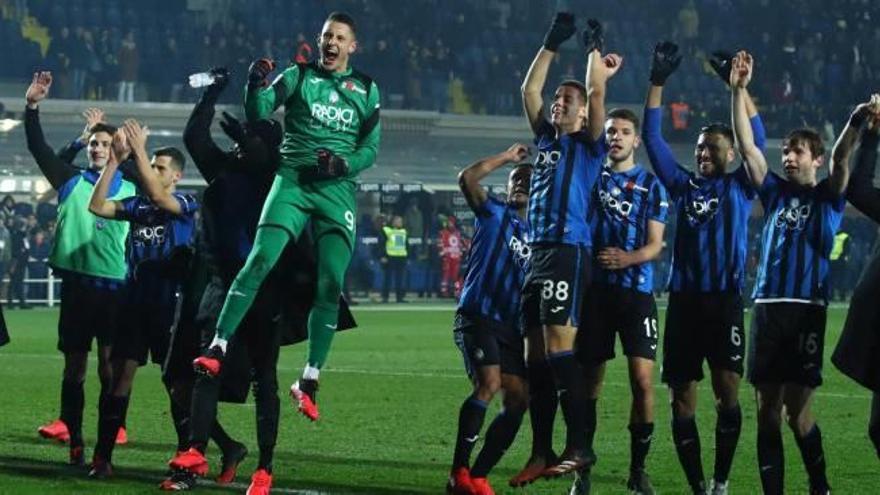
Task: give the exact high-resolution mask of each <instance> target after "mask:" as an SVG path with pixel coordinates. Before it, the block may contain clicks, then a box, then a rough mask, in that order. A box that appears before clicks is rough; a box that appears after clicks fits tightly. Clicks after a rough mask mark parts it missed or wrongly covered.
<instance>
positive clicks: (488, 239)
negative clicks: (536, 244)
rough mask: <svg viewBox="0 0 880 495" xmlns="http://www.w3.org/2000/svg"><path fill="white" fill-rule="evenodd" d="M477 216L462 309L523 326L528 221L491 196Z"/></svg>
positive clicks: (501, 321) (473, 313)
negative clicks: (521, 317)
mask: <svg viewBox="0 0 880 495" xmlns="http://www.w3.org/2000/svg"><path fill="white" fill-rule="evenodd" d="M476 213H477V214H476V216H475V218H474V238H473V240H472V243H471V248H470V251H469V252H468V258H467V260H468V261H467V275H466V276H465V279H464V288H463V289H462V291H461V299H460V300H459V303H458V308H459V310H460V311H463V312H465V313H468V314H471V315H475V316H481V317H483V318H486V319H489V320H493V321H497V322H499V323H501V324H503V325H505V326H507V327H508V328H516V329H520V300H521V291H522V286H523V281H524V280H525V274H526V271H527V269H528V263H529V254H530V252H531V251H530V249H529V240H530V239H529V225H528V224H527V223H526V222H525V221H524V220H522V219H520V217H519V216H518V215H517V212H516V209H515V208H513V207H510V206H508V205H506V204H504V203H502V202H501V201H499V200H497V199H495V198H489V199H487V200H486V202H485V203H484V205H483V207H482V208H481V209H480V211H477V212H476Z"/></svg>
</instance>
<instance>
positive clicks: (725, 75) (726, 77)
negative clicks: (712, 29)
mask: <svg viewBox="0 0 880 495" xmlns="http://www.w3.org/2000/svg"><path fill="white" fill-rule="evenodd" d="M733 55H734V54H733V53H731V52H728V51H726V50H715V51H714V52H712V56H711V57H709V65H710V66H712V70H714V71H715V73H716V74H718V77H720V78H721V80H722V81H724V84H730V68H731V65H732V64H733Z"/></svg>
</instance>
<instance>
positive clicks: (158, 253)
mask: <svg viewBox="0 0 880 495" xmlns="http://www.w3.org/2000/svg"><path fill="white" fill-rule="evenodd" d="M174 197H175V198H176V199H177V201H178V203H180V207H181V210H182V213H181V215H179V216H177V215H173V214H171V213H169V212H168V211H166V210H163V209H161V208H159V207H158V206H156V205H155V204H153V202H151V201H150V199H149V198H147V197H146V196H131V197H128V198H125V199H123V200H122V206H123V210H122V212H121V213H120V214H118V215H117V218H118V219H120V220H127V221H129V222H131V231H130V233H129V236H128V246H127V249H126V257H127V258H128V259H127V262H128V273H129V291H131V294H132V297H136V295H137V297H143V298H145V299H141V300H144V301H154V302H156V303H157V304H162V303H169V302H171V303H173V301H174V295H175V293H176V291H177V282H176V281H173V280H170V279H169V278H167V276H163V275H162V274H160V273H158V272H157V271H156V269H155V266H156V265H153V266H152V267H150V268H148V267H147V265H141V264H142V263H143V262H145V261H151V260H152V261H156V260H162V259H165V258H167V257H168V256H169V255H170V254H171V251H172V250H173V249H174V248H176V247H179V246H186V245H189V244H192V242H193V234H194V231H195V219H194V216H195V212H196V210H198V208H199V204H198V201H196V198H195V197H194V196H192V195H191V194H182V193H175V194H174Z"/></svg>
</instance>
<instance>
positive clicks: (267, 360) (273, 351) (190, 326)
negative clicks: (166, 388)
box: [163, 275, 281, 403]
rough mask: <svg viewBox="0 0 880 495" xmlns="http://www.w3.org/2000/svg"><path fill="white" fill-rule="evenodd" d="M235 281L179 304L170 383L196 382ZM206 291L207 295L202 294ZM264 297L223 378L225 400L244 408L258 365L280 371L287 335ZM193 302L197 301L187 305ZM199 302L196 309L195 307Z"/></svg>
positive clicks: (229, 353)
mask: <svg viewBox="0 0 880 495" xmlns="http://www.w3.org/2000/svg"><path fill="white" fill-rule="evenodd" d="M230 285H231V281H226V280H224V279H223V278H221V277H220V276H216V275H215V276H211V277H209V278H208V280H207V283H206V285H204V286H202V287H195V288H193V290H192V291H189V290H188V291H186V292H185V293H184V296H183V298H182V300H181V302H180V304H178V311H177V313H178V315H177V319H176V321H175V323H174V326H173V328H172V334H171V341H170V343H169V350H168V356H167V358H166V360H165V366H164V367H163V379H164V380H166V381H170V382H173V381H178V380H191V379H194V378H195V374H194V371H193V365H192V362H193V360H194V359H195V358H196V357H198V356H199V355H200V354H201V353H202V351H203V350H204V349H206V348H207V347H208V345H209V344H210V343H211V341H212V340H213V338H214V334H215V333H216V331H217V319H218V318H219V315H220V310H221V309H222V308H223V303H224V302H225V301H226V293H227V292H228V290H229V286H230ZM199 289H201V292H199ZM264 294H265V291H262V290H261V291H260V292H259V293H258V295H257V297H256V299H255V300H254V304H253V305H252V306H251V309H250V310H248V312H247V314H246V315H245V317H244V319H243V320H242V322H241V324H240V325H239V327H238V330H237V331H236V333H235V337H234V338H233V339H232V340H231V341H230V342H229V346H228V347H227V349H226V356H225V358H224V360H223V368H222V369H223V371H222V373H221V378H222V388H221V392H220V394H221V395H220V400H221V401H225V402H239V403H240V402H244V400H245V399H246V398H247V392H248V389H249V386H250V381H251V374H250V369H251V367H252V364H253V363H252V359H258V360H259V361H260V363H259V364H260V366H272V367H274V366H275V364H276V363H277V360H278V351H279V348H280V342H281V331H280V327H279V325H277V324H276V322H275V319H276V318H275V316H276V315H275V314H274V312H273V311H270V310H269V306H272V308H273V309H274V308H277V307H278V306H277V304H274V305H272V304H270V302H271V301H270V299H271V298H269V297H265V296H264ZM187 298H195V299H193V300H189V301H188V300H187ZM195 301H198V304H197V305H196V306H193V304H194V303H195Z"/></svg>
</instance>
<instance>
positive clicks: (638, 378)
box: [630, 373, 654, 399]
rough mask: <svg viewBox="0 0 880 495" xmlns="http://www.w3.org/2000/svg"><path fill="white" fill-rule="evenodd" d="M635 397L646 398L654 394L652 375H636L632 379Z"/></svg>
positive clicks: (631, 385) (631, 386) (631, 383)
mask: <svg viewBox="0 0 880 495" xmlns="http://www.w3.org/2000/svg"><path fill="white" fill-rule="evenodd" d="M630 388H631V389H632V394H633V397H635V398H637V399H638V398H646V397H652V396H653V394H654V383H653V380H652V377H651V374H650V373H636V374H635V375H634V376H632V377H631V378H630Z"/></svg>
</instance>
